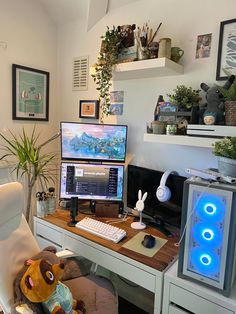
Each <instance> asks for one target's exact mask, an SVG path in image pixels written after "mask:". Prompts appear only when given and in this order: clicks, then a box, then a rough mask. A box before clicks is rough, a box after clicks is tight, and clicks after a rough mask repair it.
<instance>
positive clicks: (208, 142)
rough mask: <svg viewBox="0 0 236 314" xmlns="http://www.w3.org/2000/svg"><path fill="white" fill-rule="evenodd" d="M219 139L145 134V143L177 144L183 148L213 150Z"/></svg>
mask: <svg viewBox="0 0 236 314" xmlns="http://www.w3.org/2000/svg"><path fill="white" fill-rule="evenodd" d="M218 140H219V139H218V138H217V139H214V138H209V137H200V136H198V137H197V136H187V135H165V134H148V133H145V134H144V142H152V143H162V144H175V145H183V146H193V147H194V146H195V147H205V148H212V144H213V143H215V142H216V141H218Z"/></svg>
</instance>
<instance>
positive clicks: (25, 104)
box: [12, 64, 49, 121]
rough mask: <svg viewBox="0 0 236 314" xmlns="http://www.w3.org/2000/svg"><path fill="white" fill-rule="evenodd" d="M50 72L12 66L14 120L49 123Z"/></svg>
mask: <svg viewBox="0 0 236 314" xmlns="http://www.w3.org/2000/svg"><path fill="white" fill-rule="evenodd" d="M48 111H49V72H45V71H42V70H37V69H33V68H29V67H25V66H22V65H17V64H13V65H12V119H13V120H34V121H48V118H49V114H48Z"/></svg>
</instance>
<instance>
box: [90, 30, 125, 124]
mask: <svg viewBox="0 0 236 314" xmlns="http://www.w3.org/2000/svg"><path fill="white" fill-rule="evenodd" d="M101 38H102V44H101V50H100V53H99V56H98V61H97V63H96V65H95V74H93V75H92V77H93V80H94V82H95V83H96V85H97V90H98V91H99V104H100V109H101V121H103V118H104V116H108V115H109V113H110V86H111V85H112V84H111V79H112V71H113V66H114V64H116V63H117V58H118V54H119V53H120V52H121V50H122V38H121V34H120V32H119V30H118V28H117V27H115V26H113V28H112V29H110V28H109V27H107V30H106V33H105V35H103V36H101Z"/></svg>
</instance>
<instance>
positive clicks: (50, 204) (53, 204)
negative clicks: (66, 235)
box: [47, 197, 56, 214]
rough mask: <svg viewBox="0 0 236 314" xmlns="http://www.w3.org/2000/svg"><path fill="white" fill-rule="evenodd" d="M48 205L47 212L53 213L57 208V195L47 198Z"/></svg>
mask: <svg viewBox="0 0 236 314" xmlns="http://www.w3.org/2000/svg"><path fill="white" fill-rule="evenodd" d="M47 202H48V204H47V205H48V206H47V213H48V214H53V213H54V212H55V210H56V198H55V197H50V198H48V199H47Z"/></svg>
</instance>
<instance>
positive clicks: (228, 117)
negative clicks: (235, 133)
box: [219, 79, 236, 126]
mask: <svg viewBox="0 0 236 314" xmlns="http://www.w3.org/2000/svg"><path fill="white" fill-rule="evenodd" d="M219 90H220V92H221V93H222V95H223V96H224V101H225V124H226V125H231V126H235V125H236V79H234V82H233V84H232V85H231V86H230V88H228V89H226V88H224V87H222V86H219Z"/></svg>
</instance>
